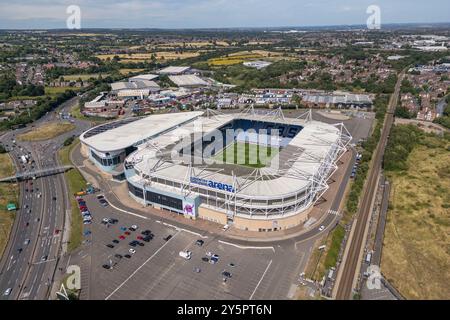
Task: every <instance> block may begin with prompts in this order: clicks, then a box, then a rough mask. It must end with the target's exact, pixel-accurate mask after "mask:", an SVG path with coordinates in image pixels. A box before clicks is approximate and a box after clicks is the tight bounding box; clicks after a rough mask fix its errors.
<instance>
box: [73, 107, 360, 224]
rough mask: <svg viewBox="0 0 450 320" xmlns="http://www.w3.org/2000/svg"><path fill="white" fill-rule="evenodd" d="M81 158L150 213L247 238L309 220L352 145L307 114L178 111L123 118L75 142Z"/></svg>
mask: <svg viewBox="0 0 450 320" xmlns="http://www.w3.org/2000/svg"><path fill="white" fill-rule="evenodd" d="M80 140H81V142H82V153H83V154H84V155H85V156H87V157H89V158H90V160H91V161H92V162H93V163H95V165H96V166H97V167H98V168H99V169H100V170H101V171H103V172H104V173H106V174H108V175H110V177H111V178H113V179H115V180H120V181H123V182H124V183H127V187H128V192H129V195H130V196H131V197H132V198H133V199H135V200H136V201H138V202H139V203H142V204H144V205H147V206H152V207H154V208H158V209H161V210H167V211H170V212H176V213H178V214H180V215H184V216H185V217H186V218H189V219H205V220H209V221H214V222H217V223H220V224H224V225H225V224H228V225H233V226H234V227H236V228H239V229H242V230H248V231H259V232H270V231H278V230H285V229H289V228H292V227H295V226H297V225H299V224H302V223H304V222H305V221H307V220H308V218H309V214H310V212H311V209H312V207H313V205H314V204H315V203H316V201H318V200H319V199H320V198H321V196H322V195H323V193H324V192H325V191H326V190H327V189H328V184H327V180H328V178H329V177H330V176H331V175H332V174H333V173H334V172H335V171H336V169H337V164H336V163H337V161H338V160H339V158H340V157H341V156H342V155H343V154H344V153H345V151H346V148H347V145H348V144H349V142H350V141H351V136H350V134H349V133H348V131H347V130H346V128H345V127H344V125H343V124H342V123H340V124H335V125H330V124H326V123H323V122H318V121H314V120H312V117H311V112H306V113H305V114H303V115H302V116H300V117H298V118H286V117H285V116H284V114H283V112H282V111H281V109H278V110H270V111H267V110H265V111H257V110H255V109H253V108H252V107H250V108H248V109H246V110H244V111H242V112H241V113H234V114H222V113H219V112H217V111H212V110H207V111H206V112H182V113H168V114H159V115H152V116H149V117H144V118H130V119H126V120H119V121H116V122H112V123H108V124H104V125H100V126H97V127H94V128H92V129H90V130H88V131H86V132H85V133H83V134H82V135H81V137H80Z"/></svg>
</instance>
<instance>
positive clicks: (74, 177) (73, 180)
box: [58, 139, 86, 252]
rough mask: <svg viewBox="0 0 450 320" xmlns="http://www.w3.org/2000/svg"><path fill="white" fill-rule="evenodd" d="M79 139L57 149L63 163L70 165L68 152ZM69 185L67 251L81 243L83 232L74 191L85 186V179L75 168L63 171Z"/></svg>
mask: <svg viewBox="0 0 450 320" xmlns="http://www.w3.org/2000/svg"><path fill="white" fill-rule="evenodd" d="M78 143H79V140H78V139H76V140H75V141H74V142H72V144H71V145H69V146H66V147H63V148H61V149H60V150H59V151H58V156H59V159H60V161H61V163H62V164H63V165H71V164H72V162H71V161H70V152H71V151H72V150H73V149H74V148H75V147H76V146H77V145H78ZM64 175H65V176H66V181H67V184H68V187H69V197H70V205H71V209H72V214H71V221H70V238H69V243H68V246H67V247H68V250H69V252H71V251H73V250H75V249H76V248H78V247H79V246H80V245H81V242H82V241H83V239H82V233H83V220H82V218H81V214H80V211H79V210H78V204H77V201H76V200H75V197H74V196H72V195H73V194H74V193H76V192H78V191H80V190H83V189H85V188H86V180H84V178H83V176H82V175H81V173H80V172H79V171H78V170H77V169H72V170H69V171H67V172H65V173H64Z"/></svg>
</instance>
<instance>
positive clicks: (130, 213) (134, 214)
mask: <svg viewBox="0 0 450 320" xmlns="http://www.w3.org/2000/svg"><path fill="white" fill-rule="evenodd" d="M105 199H106V197H105ZM106 200H108V199H106ZM108 202H109V201H108ZM109 205H110V206H111V207H113V208H114V209H116V210H118V211H120V212H124V213H126V214H129V215H132V216H135V217H138V218H141V219H145V220H150V219H149V218H148V217H146V216H142V215H140V214H137V213H133V212H130V211H127V210H123V209H120V208H117V207H116V206H115V205H113V204H112V203H111V202H109Z"/></svg>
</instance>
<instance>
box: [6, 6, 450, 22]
mask: <svg viewBox="0 0 450 320" xmlns="http://www.w3.org/2000/svg"><path fill="white" fill-rule="evenodd" d="M70 5H77V6H79V8H80V12H81V19H80V25H81V28H238V27H283V26H286V27H290V26H292V27H294V26H300V27H301V26H324V25H325V26H326V25H355V24H356V25H357V24H366V21H367V18H368V17H369V14H368V13H366V10H367V8H368V6H370V5H378V6H379V8H380V13H381V25H382V24H383V23H386V24H387V23H411V22H418V23H434V22H450V1H449V0H427V1H423V0H378V1H374V0H334V1H332V0H14V1H10V0H0V28H1V29H51V28H66V25H67V24H66V21H67V19H68V18H69V16H70V14H68V13H66V10H67V8H68V7H69V6H70Z"/></svg>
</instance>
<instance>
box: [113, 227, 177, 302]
mask: <svg viewBox="0 0 450 320" xmlns="http://www.w3.org/2000/svg"><path fill="white" fill-rule="evenodd" d="M179 232H180V231H178V232H177V233H175V234H174V235H173V237H172V238H171V239H169V241H167V242H166V243H165V244H163V245H162V246H161V247H160V248H159V249H158V250H156V252H155V253H154V254H152V255H151V256H150V257H149V258H148V259H147V260H145V262H144V263H143V264H141V265H140V266H139V268H137V269H136V270H135V271H134V272H133V273H132V274H131V275H130V276H129V277H128V278H126V279H125V280H124V281H123V282H122V283H121V284H120V285H119V286H118V287H117V288H116V289H114V291H113V292H111V293H110V294H109V295H108V296H107V297H106V298H105V300H109V298H111V297H112V295H114V294H115V293H116V292H117V291H118V290H119V289H120V288H122V286H123V285H124V284H125V283H127V282H128V281H129V280H130V279H131V278H132V277H133V276H134V275H135V274H136V273H137V272H138V271H139V270H141V269H142V267H143V266H145V265H146V264H147V262H149V261H150V260H152V259H153V258H154V257H155V256H156V255H157V254H158V253H159V252H160V251H161V250H162V249H163V248H164V247H165V246H166V245H167V244H168V243H169V242H170V241H172V239H174V238H175V237H176V235H177V234H178V233H179Z"/></svg>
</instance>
